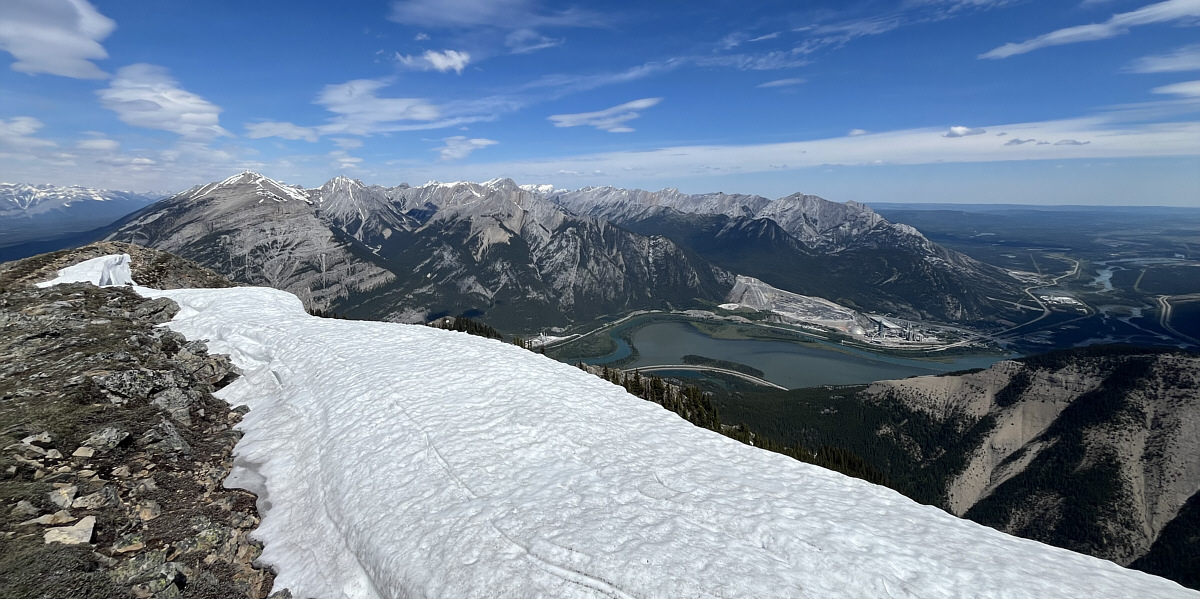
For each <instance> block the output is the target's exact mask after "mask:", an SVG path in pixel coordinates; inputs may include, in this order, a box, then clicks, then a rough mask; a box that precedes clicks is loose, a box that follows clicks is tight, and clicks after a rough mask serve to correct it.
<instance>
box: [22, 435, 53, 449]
mask: <svg viewBox="0 0 1200 599" xmlns="http://www.w3.org/2000/svg"><path fill="white" fill-rule="evenodd" d="M52 442H53V439H52V438H51V437H50V433H48V432H46V431H42V432H40V433H38V434H36V435H29V436H28V437H25V438H24V439H21V443H24V444H25V445H35V446H37V445H40V446H41V447H43V448H48V447H50V446H51V443H52Z"/></svg>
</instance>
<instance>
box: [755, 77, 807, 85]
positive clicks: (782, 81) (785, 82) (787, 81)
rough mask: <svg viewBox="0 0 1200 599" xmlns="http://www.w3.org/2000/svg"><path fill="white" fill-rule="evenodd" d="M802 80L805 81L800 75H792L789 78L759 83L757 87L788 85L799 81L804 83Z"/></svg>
mask: <svg viewBox="0 0 1200 599" xmlns="http://www.w3.org/2000/svg"><path fill="white" fill-rule="evenodd" d="M804 82H805V79H803V78H802V77H792V78H791V79H776V80H774V81H768V82H766V83H761V84H759V85H758V87H788V86H791V85H800V84H801V83H804Z"/></svg>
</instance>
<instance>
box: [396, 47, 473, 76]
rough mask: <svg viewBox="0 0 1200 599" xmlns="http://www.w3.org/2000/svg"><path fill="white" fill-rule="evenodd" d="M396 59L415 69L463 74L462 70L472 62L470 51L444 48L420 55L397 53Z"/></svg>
mask: <svg viewBox="0 0 1200 599" xmlns="http://www.w3.org/2000/svg"><path fill="white" fill-rule="evenodd" d="M396 60H398V61H400V62H401V64H404V65H406V66H409V67H412V68H414V69H423V70H426V71H440V72H442V73H445V72H446V71H454V72H455V73H459V74H462V70H463V68H464V67H466V66H467V63H469V62H471V54H470V53H469V52H460V51H458V50H443V51H441V52H435V51H433V50H426V51H425V53H424V54H422V55H420V56H406V55H404V54H400V53H396Z"/></svg>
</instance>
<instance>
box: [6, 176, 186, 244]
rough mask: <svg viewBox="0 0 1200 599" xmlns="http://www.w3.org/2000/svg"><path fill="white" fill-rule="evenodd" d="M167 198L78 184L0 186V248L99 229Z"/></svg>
mask: <svg viewBox="0 0 1200 599" xmlns="http://www.w3.org/2000/svg"><path fill="white" fill-rule="evenodd" d="M169 195H171V194H170V193H165V192H133V191H114V190H107V189H94V188H91V187H81V186H78V185H71V186H67V187H58V186H54V185H28V184H24V183H0V239H3V241H2V242H0V245H5V246H7V245H13V244H18V243H22V242H27V241H32V240H37V239H45V238H48V237H55V236H60V235H65V234H69V233H78V232H81V231H87V230H91V229H96V228H98V227H103V226H105V225H108V224H111V223H112V222H113V221H115V220H117V219H118V218H121V217H122V216H125V215H126V214H129V213H130V212H133V211H134V210H138V209H140V208H143V207H145V206H146V205H147V204H151V203H153V202H156V201H158V200H160V199H162V198H165V197H167V196H169Z"/></svg>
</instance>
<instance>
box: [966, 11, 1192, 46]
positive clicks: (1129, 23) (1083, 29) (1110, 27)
mask: <svg viewBox="0 0 1200 599" xmlns="http://www.w3.org/2000/svg"><path fill="white" fill-rule="evenodd" d="M1197 17H1200V0H1166V1H1165V2H1158V3H1156V4H1151V5H1148V6H1143V7H1142V8H1139V9H1137V10H1133V11H1130V12H1124V13H1118V14H1115V15H1113V16H1112V17H1111V18H1109V19H1108V20H1107V21H1105V22H1103V23H1092V24H1089V25H1077V26H1075V27H1067V28H1065V29H1059V30H1056V31H1052V32H1050V33H1047V34H1045V35H1041V36H1038V37H1035V38H1033V39H1030V40H1026V41H1024V42H1020V43H1008V44H1004V45H1003V46H1000V47H998V48H995V49H992V50H990V51H988V52H984V53H983V54H980V55H979V58H1008V57H1009V56H1015V55H1017V54H1024V53H1026V52H1032V51H1034V50H1038V49H1040V48H1046V47H1050V46H1061V45H1064V44H1074V43H1078V42H1090V41H1095V40H1102V39H1108V38H1111V37H1116V36H1118V35H1124V34H1125V33H1128V32H1129V28H1130V27H1135V26H1138V25H1150V24H1154V23H1167V22H1170V21H1178V20H1182V19H1195V18H1197Z"/></svg>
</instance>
